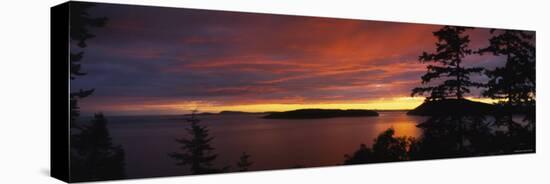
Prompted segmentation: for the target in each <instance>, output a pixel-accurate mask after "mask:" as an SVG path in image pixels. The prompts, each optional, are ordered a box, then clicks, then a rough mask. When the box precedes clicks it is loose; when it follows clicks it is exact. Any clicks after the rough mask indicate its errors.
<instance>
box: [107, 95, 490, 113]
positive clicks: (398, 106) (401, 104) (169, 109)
mask: <svg viewBox="0 0 550 184" xmlns="http://www.w3.org/2000/svg"><path fill="white" fill-rule="evenodd" d="M466 99H468V100H472V101H477V102H484V103H495V102H497V101H496V100H492V99H487V98H473V97H467V98H466ZM423 102H424V97H393V98H380V99H375V100H365V101H360V100H359V101H342V102H319V103H307V104H306V103H281V104H277V103H259V104H243V105H221V104H217V103H214V102H209V101H189V102H178V103H173V104H149V105H141V106H118V107H116V109H117V110H122V111H125V112H157V113H161V114H182V113H189V112H190V111H192V110H198V111H199V112H212V113H217V112H221V111H243V112H270V111H289V110H296V109H312V108H316V109H368V110H411V109H414V108H416V107H417V106H419V105H420V104H422V103H423Z"/></svg>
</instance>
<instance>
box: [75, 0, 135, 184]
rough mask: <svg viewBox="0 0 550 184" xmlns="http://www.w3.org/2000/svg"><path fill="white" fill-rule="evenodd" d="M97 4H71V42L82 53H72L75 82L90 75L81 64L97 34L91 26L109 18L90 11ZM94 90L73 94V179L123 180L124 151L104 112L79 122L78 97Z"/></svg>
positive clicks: (101, 23) (97, 25) (81, 90)
mask: <svg viewBox="0 0 550 184" xmlns="http://www.w3.org/2000/svg"><path fill="white" fill-rule="evenodd" d="M94 6H95V5H94V4H93V3H86V2H71V4H70V17H71V18H70V25H69V31H70V41H71V42H73V41H75V42H76V44H72V43H70V44H71V48H73V47H74V48H75V49H74V50H78V49H80V52H71V53H70V59H69V62H70V80H71V81H72V80H75V79H76V78H77V77H78V76H83V75H86V73H84V72H82V70H81V69H82V67H81V64H80V62H81V61H82V58H83V56H84V51H82V50H83V49H84V48H85V47H86V46H87V45H86V41H87V40H88V39H90V38H93V37H95V35H93V34H92V33H90V32H89V30H88V29H89V28H90V27H102V26H104V25H105V23H106V21H107V18H105V17H99V18H95V17H91V16H90V15H89V14H88V11H89V9H90V8H92V7H94ZM71 50H73V49H71ZM93 92H94V89H86V90H83V89H79V90H78V91H71V92H70V95H69V100H70V104H69V106H70V128H71V131H70V132H71V135H70V136H71V142H70V147H71V152H70V164H71V170H70V177H71V181H94V180H108V179H122V178H124V177H125V168H124V167H125V166H124V165H125V163H124V159H125V158H124V157H125V154H124V150H123V149H122V147H120V146H114V145H113V143H112V141H111V137H110V135H109V131H108V129H107V120H106V119H105V117H104V116H103V114H96V115H95V116H94V117H93V119H92V121H91V122H90V124H89V125H88V124H85V123H78V122H77V120H78V119H79V116H80V111H79V107H78V100H80V99H83V98H86V97H88V96H90V95H91V94H92V93H93Z"/></svg>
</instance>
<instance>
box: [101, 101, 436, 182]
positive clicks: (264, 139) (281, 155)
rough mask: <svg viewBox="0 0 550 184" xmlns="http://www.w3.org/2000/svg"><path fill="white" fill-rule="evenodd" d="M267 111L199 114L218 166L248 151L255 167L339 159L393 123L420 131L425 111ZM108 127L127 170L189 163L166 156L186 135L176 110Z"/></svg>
mask: <svg viewBox="0 0 550 184" xmlns="http://www.w3.org/2000/svg"><path fill="white" fill-rule="evenodd" d="M261 116H263V115H260V114H253V115H210V116H199V118H200V119H201V120H202V122H201V123H202V124H203V125H206V126H208V128H209V130H210V135H211V136H213V137H214V140H213V141H212V146H213V147H214V148H215V153H217V154H218V155H219V156H218V159H216V161H215V164H216V165H218V166H232V168H233V170H234V169H235V163H236V162H237V161H238V159H239V157H240V155H241V153H242V152H243V151H245V152H247V153H249V154H250V155H251V156H252V157H251V161H252V162H253V163H254V164H253V165H252V166H251V168H250V170H265V169H283V168H290V167H293V166H296V165H302V166H306V167H314V166H329V165H339V164H341V163H342V162H343V160H344V154H346V153H350V152H352V151H354V150H356V149H357V147H358V145H359V144H361V143H366V144H368V145H370V144H372V140H373V139H374V138H375V137H376V136H377V135H378V134H379V133H381V132H383V131H384V130H386V129H388V128H390V127H393V128H394V129H395V131H396V135H397V136H413V137H418V136H419V135H420V134H421V129H419V128H417V127H416V125H417V124H418V123H421V122H423V121H424V120H425V118H424V117H417V116H407V115H406V114H405V112H404V111H389V112H380V116H379V117H353V118H330V119H309V120H281V119H261V118H260V117H261ZM109 120H110V124H109V130H110V131H111V133H112V136H113V139H114V142H115V143H117V144H121V145H122V146H123V147H124V149H125V151H126V164H127V169H126V171H127V175H128V177H130V178H133V177H153V176H167V175H182V174H186V173H187V169H185V168H182V167H180V166H176V165H175V161H174V160H173V159H171V158H170V157H168V156H167V154H168V153H170V152H174V151H178V149H179V148H178V146H179V145H178V144H177V143H176V142H175V141H174V139H176V138H181V137H184V136H186V131H185V128H186V127H188V126H187V122H185V120H184V119H182V117H177V116H156V117H155V116H147V117H145V116H144V117H112V118H110V119H109Z"/></svg>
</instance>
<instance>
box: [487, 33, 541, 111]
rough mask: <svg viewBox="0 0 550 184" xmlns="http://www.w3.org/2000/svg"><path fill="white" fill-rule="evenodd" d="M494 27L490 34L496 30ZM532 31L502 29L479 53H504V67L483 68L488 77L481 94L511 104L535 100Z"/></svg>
mask: <svg viewBox="0 0 550 184" xmlns="http://www.w3.org/2000/svg"><path fill="white" fill-rule="evenodd" d="M495 31H496V30H495V29H492V30H491V33H492V34H494V33H495ZM533 38H534V35H533V34H529V33H527V32H525V31H518V30H504V31H501V33H500V34H498V35H495V36H493V37H492V38H491V39H490V40H489V42H490V44H489V46H488V47H486V48H482V49H480V50H479V51H478V53H480V54H483V53H492V54H494V55H497V56H499V55H503V56H505V57H506V58H505V64H504V66H503V67H497V68H495V69H494V70H488V71H486V75H487V76H488V77H489V82H488V83H487V86H488V89H487V90H486V91H484V92H483V95H484V96H487V97H490V98H493V99H500V100H502V99H504V100H506V102H505V103H507V104H508V105H511V106H517V105H520V106H521V105H533V104H534V101H535V90H536V89H535V46H534V45H533Z"/></svg>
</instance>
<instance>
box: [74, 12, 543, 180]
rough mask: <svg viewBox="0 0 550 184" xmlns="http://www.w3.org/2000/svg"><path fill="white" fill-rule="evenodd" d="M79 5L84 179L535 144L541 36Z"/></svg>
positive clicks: (77, 165) (78, 115)
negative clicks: (538, 53) (536, 67)
mask: <svg viewBox="0 0 550 184" xmlns="http://www.w3.org/2000/svg"><path fill="white" fill-rule="evenodd" d="M70 10H71V12H70V17H71V19H70V43H69V44H70V52H71V54H70V66H71V67H70V78H71V80H70V92H71V93H70V102H71V103H70V108H71V109H70V112H71V118H70V120H71V122H70V126H71V128H70V133H71V137H70V144H71V151H70V164H71V168H70V169H71V170H70V173H71V175H70V177H71V180H72V181H97V180H110V179H128V178H144V177H161V176H182V175H200V174H216V173H234V172H247V171H261V170H274V169H295V168H309V167H323V166H344V165H354V164H369V163H387V162H398V161H414V160H428V159H442V158H462V157H475V156H491V155H504V154H519V153H535V128H536V126H535V125H536V123H535V119H536V118H535V106H536V105H535V104H536V98H535V97H536V90H535V89H536V87H535V84H536V82H535V81H536V80H535V63H536V58H535V55H536V53H535V50H536V49H535V45H536V42H535V40H536V35H535V32H534V31H524V30H509V29H493V28H476V27H465V26H453V25H433V24H416V23H400V22H384V21H368V20H352V19H337V18H323V17H307V16H291V15H274V14H258V13H242V12H229V11H213V10H197V9H185V8H164V7H149V6H129V5H117V4H102V3H84V2H72V3H71V9H70Z"/></svg>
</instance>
